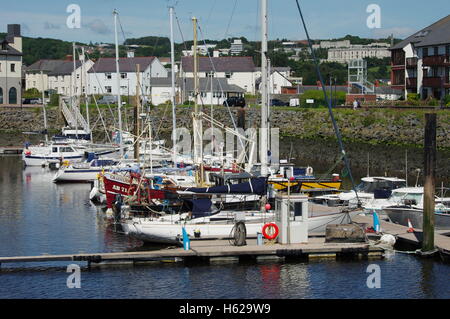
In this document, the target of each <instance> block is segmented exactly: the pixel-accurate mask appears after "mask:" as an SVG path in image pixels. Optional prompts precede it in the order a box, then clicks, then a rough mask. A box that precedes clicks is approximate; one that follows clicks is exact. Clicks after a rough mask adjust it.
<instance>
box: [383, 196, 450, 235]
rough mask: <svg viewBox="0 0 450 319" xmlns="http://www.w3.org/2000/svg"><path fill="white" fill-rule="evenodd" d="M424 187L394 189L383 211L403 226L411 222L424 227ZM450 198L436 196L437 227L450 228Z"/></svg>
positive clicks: (435, 216) (417, 226)
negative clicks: (449, 204) (449, 205)
mask: <svg viewBox="0 0 450 319" xmlns="http://www.w3.org/2000/svg"><path fill="white" fill-rule="evenodd" d="M423 194H424V188H423V187H406V188H401V189H397V190H395V191H393V193H392V195H391V197H390V198H389V199H388V200H387V202H386V205H385V206H383V207H382V211H383V212H384V213H385V214H386V215H387V216H388V217H389V219H390V220H391V221H392V222H394V223H396V224H400V225H403V226H408V221H410V222H411V224H412V226H413V227H414V228H419V229H421V228H422V227H423V204H424V203H423V200H424V196H423ZM448 203H450V198H438V197H437V198H435V215H434V218H435V228H436V229H439V230H440V229H450V208H449V207H448Z"/></svg>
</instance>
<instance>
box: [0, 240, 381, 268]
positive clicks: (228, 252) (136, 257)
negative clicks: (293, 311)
mask: <svg viewBox="0 0 450 319" xmlns="http://www.w3.org/2000/svg"><path fill="white" fill-rule="evenodd" d="M383 254H384V249H382V248H380V247H375V246H371V245H369V244H367V243H325V238H323V237H322V238H310V239H309V242H308V243H305V244H291V245H280V244H272V243H266V244H265V245H261V246H258V245H257V244H256V240H247V245H246V246H240V247H237V246H232V245H231V244H230V242H229V241H228V240H195V241H194V240H193V241H191V249H190V250H184V249H183V248H164V249H160V250H152V251H135V252H115V253H97V254H93V253H87V254H67V255H41V256H19V257H0V265H1V264H5V263H25V262H33V263H36V262H37V263H39V262H60V261H65V262H87V265H88V267H90V266H91V265H101V264H114V263H117V264H119V263H123V262H129V263H132V264H135V263H140V262H152V261H172V262H206V263H208V262H213V261H217V260H226V259H235V260H238V261H242V260H246V261H248V260H255V261H257V260H258V259H270V258H273V259H283V258H287V259H303V260H308V259H309V258H320V257H324V258H325V257H326V258H337V259H339V258H383Z"/></svg>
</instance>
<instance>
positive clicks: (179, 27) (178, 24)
mask: <svg viewBox="0 0 450 319" xmlns="http://www.w3.org/2000/svg"><path fill="white" fill-rule="evenodd" d="M173 13H174V15H175V19H176V20H177V26H178V30H179V31H180V35H181V40H182V41H183V45H184V49H185V50H186V51H187V50H188V48H187V45H186V41H185V40H184V36H183V31H182V30H181V26H180V20H178V16H177V13H176V12H175V10H174V12H173Z"/></svg>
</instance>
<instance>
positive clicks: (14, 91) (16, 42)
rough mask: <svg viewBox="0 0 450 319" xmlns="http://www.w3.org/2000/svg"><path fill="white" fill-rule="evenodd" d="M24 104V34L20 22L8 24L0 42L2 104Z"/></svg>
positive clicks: (0, 102) (0, 101)
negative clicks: (21, 32) (4, 35)
mask: <svg viewBox="0 0 450 319" xmlns="http://www.w3.org/2000/svg"><path fill="white" fill-rule="evenodd" d="M2 104H6V105H21V104H22V36H21V34H20V24H8V33H7V35H6V38H5V39H3V40H2V41H1V42H0V105H2Z"/></svg>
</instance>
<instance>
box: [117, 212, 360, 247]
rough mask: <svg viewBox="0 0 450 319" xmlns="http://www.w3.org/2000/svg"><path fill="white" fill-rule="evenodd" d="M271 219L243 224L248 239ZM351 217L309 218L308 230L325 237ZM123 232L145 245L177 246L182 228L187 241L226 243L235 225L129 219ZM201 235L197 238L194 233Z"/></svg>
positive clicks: (333, 215)
mask: <svg viewBox="0 0 450 319" xmlns="http://www.w3.org/2000/svg"><path fill="white" fill-rule="evenodd" d="M273 221H274V218H273V217H272V218H270V219H269V218H268V219H265V220H264V221H261V222H254V221H250V222H246V223H245V227H246V230H247V239H250V238H256V237H257V233H261V232H262V228H263V226H264V225H265V224H266V223H268V222H273ZM350 222H351V216H350V215H349V214H347V213H336V214H329V215H323V216H316V217H310V218H309V219H308V230H309V232H314V233H324V232H325V229H326V226H327V225H329V224H348V223H350ZM121 224H122V229H123V231H124V232H125V233H126V234H127V235H129V236H132V237H134V238H137V239H140V240H142V241H144V242H148V243H163V244H179V243H180V242H181V241H182V229H183V227H185V229H186V232H187V234H188V235H189V238H190V240H200V239H229V238H231V236H232V230H233V227H234V221H233V220H229V222H227V223H204V224H196V223H189V222H186V223H170V222H157V221H150V220H148V219H138V218H135V219H131V220H125V221H122V223H121ZM196 231H200V236H198V237H196V235H195V232H196Z"/></svg>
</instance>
